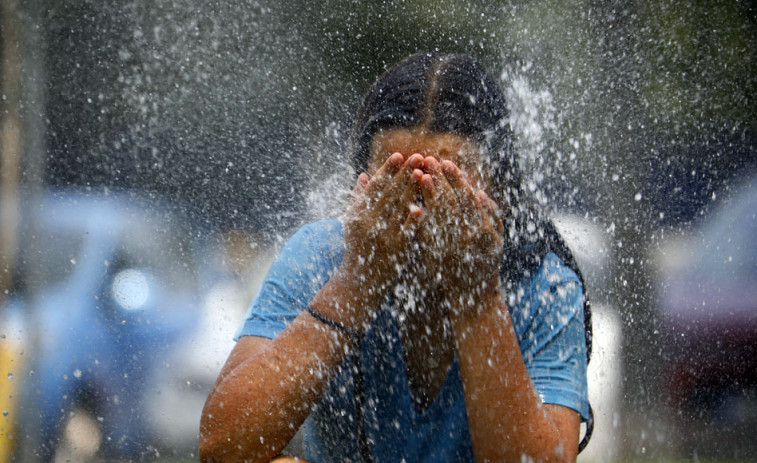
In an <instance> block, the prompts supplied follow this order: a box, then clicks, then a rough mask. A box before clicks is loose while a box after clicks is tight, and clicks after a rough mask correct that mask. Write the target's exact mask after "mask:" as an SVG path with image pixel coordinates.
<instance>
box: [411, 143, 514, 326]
mask: <svg viewBox="0 0 757 463" xmlns="http://www.w3.org/2000/svg"><path fill="white" fill-rule="evenodd" d="M424 171H425V173H424V174H423V175H422V177H421V192H422V197H423V208H424V213H423V220H422V224H421V226H420V228H419V230H418V241H419V243H420V248H421V252H422V254H423V262H424V266H425V271H426V278H428V279H429V281H430V283H431V285H432V287H433V288H435V290H437V291H438V292H439V293H441V294H443V297H444V302H445V305H447V306H448V307H449V308H450V309H452V310H453V311H467V310H469V309H470V308H472V307H475V306H477V305H478V304H479V302H480V301H481V300H482V298H483V297H485V296H487V295H489V294H492V293H493V292H496V291H497V289H498V286H499V265H500V259H501V255H502V246H503V235H504V225H503V223H502V219H501V216H502V214H501V213H500V211H499V208H498V206H497V204H496V202H494V201H493V200H492V199H491V198H489V196H488V195H487V194H486V193H485V192H484V191H483V190H480V189H478V190H476V189H474V188H473V187H472V186H471V184H470V182H469V181H468V180H467V178H466V177H465V174H464V173H463V171H462V170H460V168H458V167H457V166H456V165H455V164H454V163H453V162H451V161H449V160H445V161H442V162H441V163H439V162H438V161H437V160H436V159H435V158H433V157H426V158H425V159H424Z"/></svg>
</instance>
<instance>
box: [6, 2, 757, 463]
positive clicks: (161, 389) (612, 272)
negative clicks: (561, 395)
mask: <svg viewBox="0 0 757 463" xmlns="http://www.w3.org/2000/svg"><path fill="white" fill-rule="evenodd" d="M0 5H1V7H2V9H1V10H0V45H1V49H0V53H1V59H0V76H1V80H0V83H1V87H0V89H1V90H0V93H1V94H2V95H1V96H2V98H1V100H0V105H1V107H2V113H1V114H0V116H1V117H2V126H1V127H0V130H1V132H0V149H1V151H0V161H1V163H2V164H1V168H0V323H1V324H0V409H1V410H0V411H2V416H0V462H2V461H11V460H12V459H13V458H15V459H16V461H49V460H54V461H113V460H124V461H126V460H136V461H156V460H158V461H185V460H187V461H191V460H193V459H196V458H197V457H196V445H197V442H196V441H197V432H198V429H197V426H198V424H199V414H200V408H201V406H202V403H203V401H204V399H205V396H206V395H207V392H208V391H209V388H210V386H211V384H212V381H213V380H214V379H215V376H216V375H217V373H218V371H219V369H220V366H221V363H222V362H223V360H224V359H225V356H226V355H227V353H228V352H229V350H230V349H231V347H232V345H233V341H232V340H231V338H232V336H233V334H234V331H235V330H236V328H237V326H238V323H239V322H240V320H241V318H242V317H243V315H244V311H245V310H246V306H247V304H248V303H249V300H250V298H251V297H252V295H253V294H254V291H255V288H256V287H257V285H258V284H259V282H260V280H261V278H262V277H263V275H264V274H265V270H266V268H267V266H268V265H269V263H270V261H271V259H272V257H273V256H274V255H275V252H276V250H277V247H278V246H279V245H280V244H281V243H282V241H283V240H285V239H286V238H287V237H288V236H289V234H290V233H292V231H293V229H294V228H296V227H297V226H298V225H300V224H303V223H305V222H307V221H309V220H312V219H315V218H320V217H322V216H324V215H333V214H336V213H338V211H339V207H340V203H339V200H338V198H339V197H340V193H341V192H343V191H344V189H345V188H346V187H348V181H349V179H350V178H351V177H350V175H351V171H350V170H349V167H348V164H347V162H346V159H347V150H348V137H349V130H350V121H351V119H352V117H353V114H354V112H355V111H356V109H357V107H358V104H359V101H360V98H361V96H362V94H363V93H364V92H365V91H367V89H368V88H369V86H370V84H371V83H372V81H373V80H374V79H375V78H376V77H377V76H378V75H379V74H380V73H381V72H382V70H384V69H385V68H386V67H387V66H389V65H391V64H392V63H394V62H396V61H397V60H399V59H401V58H403V57H405V56H406V55H408V54H411V53H414V52H417V51H426V50H443V51H453V52H465V53H469V54H471V55H473V56H474V57H476V58H477V59H478V60H480V61H481V62H482V63H484V64H485V65H486V66H487V67H488V68H489V69H490V71H491V74H492V75H493V76H495V77H496V78H498V79H499V80H500V83H501V85H502V86H503V88H505V89H506V92H507V95H508V97H509V100H510V106H511V110H512V117H511V123H512V125H513V127H514V129H515V131H516V134H517V136H518V140H517V144H518V147H519V149H520V153H521V155H522V164H523V167H524V169H525V170H526V171H527V172H528V173H529V178H530V179H531V187H532V189H533V190H534V192H535V194H536V195H537V196H538V197H539V198H541V200H542V202H543V204H544V207H545V208H547V209H548V210H549V211H551V213H552V214H553V215H554V216H555V218H556V220H557V223H558V225H559V227H560V229H561V230H562V231H563V233H564V234H565V236H566V238H567V240H568V242H569V243H570V244H571V246H572V247H573V249H574V251H575V253H576V254H577V257H578V260H579V263H580V264H581V267H582V269H583V271H584V273H585V275H586V278H587V285H588V290H589V294H590V297H591V300H592V302H593V305H592V307H593V311H594V331H595V348H594V357H593V360H592V363H591V365H590V372H591V375H590V384H589V391H590V396H591V401H592V404H593V406H594V409H595V411H596V415H597V421H596V429H595V437H594V439H593V440H592V442H591V443H590V444H589V447H588V448H587V450H586V451H585V452H584V453H583V454H582V455H581V456H580V457H579V459H580V460H583V461H632V460H634V461H636V460H654V461H680V460H697V461H711V460H714V461H754V460H756V459H757V441H755V440H754V439H753V438H752V437H751V435H750V430H752V429H755V426H756V425H757V135H756V134H757V132H756V131H757V4H755V2H754V1H737V0H731V1H726V0H723V1H705V0H702V1H688V2H685V1H673V0H663V1H641V0H638V1H636V0H632V1H622V2H621V1H618V2H609V1H608V2H601V1H600V2H593V1H586V0H568V1H549V0H545V1H532V2H525V1H523V2H519V1H510V2H492V1H485V0H467V1H450V2H438V1H431V0H406V1H383V2H367V1H366V2H359V1H349V0H325V1H321V2H310V1H305V0H284V1H253V0H228V1H207V0H202V1H201V0H181V1H180V0H153V1H122V0H0ZM346 182H347V183H346ZM335 198H336V199H335ZM49 443H52V445H44V444H49Z"/></svg>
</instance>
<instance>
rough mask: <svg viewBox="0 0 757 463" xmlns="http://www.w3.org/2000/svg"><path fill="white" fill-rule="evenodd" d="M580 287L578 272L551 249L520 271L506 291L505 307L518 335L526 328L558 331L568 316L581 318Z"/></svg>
mask: <svg viewBox="0 0 757 463" xmlns="http://www.w3.org/2000/svg"><path fill="white" fill-rule="evenodd" d="M583 297H584V295H583V287H582V286H581V280H580V279H579V277H578V274H577V273H576V272H575V271H574V270H573V269H572V268H570V266H568V265H567V264H566V263H565V262H563V261H562V259H560V258H559V257H558V256H557V255H556V254H555V253H552V252H550V253H547V254H546V255H545V256H544V257H543V258H542V260H541V263H540V265H539V267H538V268H537V269H536V270H535V271H533V272H532V273H531V274H529V275H524V276H523V277H522V278H521V280H520V281H519V283H518V284H516V285H515V287H514V288H513V290H512V291H511V292H510V293H509V294H508V307H509V308H510V313H511V316H512V319H513V324H514V326H515V329H516V333H518V335H519V337H520V338H521V339H525V338H527V337H528V336H527V332H529V331H534V330H535V331H553V330H555V331H559V330H560V329H561V328H562V327H564V326H565V325H566V324H567V323H568V322H569V321H570V320H572V319H578V320H583V316H582V314H583Z"/></svg>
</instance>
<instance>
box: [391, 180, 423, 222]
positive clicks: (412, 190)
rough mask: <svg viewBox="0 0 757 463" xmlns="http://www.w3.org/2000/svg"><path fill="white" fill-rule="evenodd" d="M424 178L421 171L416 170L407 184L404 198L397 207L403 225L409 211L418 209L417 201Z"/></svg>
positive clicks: (403, 193)
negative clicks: (421, 180) (414, 208)
mask: <svg viewBox="0 0 757 463" xmlns="http://www.w3.org/2000/svg"><path fill="white" fill-rule="evenodd" d="M422 176H423V173H422V172H421V171H420V170H418V169H415V170H413V172H412V173H411V175H410V178H409V179H408V180H407V182H406V184H405V189H404V190H403V192H402V196H401V197H400V200H399V202H398V204H397V207H396V209H397V215H398V217H397V219H398V220H399V222H400V223H403V221H404V220H405V217H406V216H407V214H408V210H410V209H412V208H413V206H415V207H418V205H417V204H416V200H417V198H418V194H419V193H420V179H421V177H422Z"/></svg>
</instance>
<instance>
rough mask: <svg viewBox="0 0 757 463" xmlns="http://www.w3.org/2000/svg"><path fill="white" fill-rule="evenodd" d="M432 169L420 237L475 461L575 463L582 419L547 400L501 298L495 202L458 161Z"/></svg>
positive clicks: (425, 182) (425, 184)
mask: <svg viewBox="0 0 757 463" xmlns="http://www.w3.org/2000/svg"><path fill="white" fill-rule="evenodd" d="M425 163H426V165H427V170H428V171H429V174H427V175H424V176H423V177H422V180H421V185H422V193H423V199H424V207H425V214H427V219H426V220H427V223H426V224H424V226H423V228H421V233H420V236H421V240H422V243H423V244H422V246H423V247H424V248H425V251H426V252H424V259H426V265H427V266H428V267H431V268H434V269H437V272H438V275H439V277H438V280H439V282H440V285H439V287H440V288H441V290H442V291H443V292H444V300H445V305H446V306H447V309H448V310H449V314H450V318H451V321H452V325H453V329H454V333H455V348H456V351H457V355H458V361H459V363H460V373H461V376H462V380H463V391H464V394H465V403H466V410H467V412H468V421H469V428H470V431H471V439H472V443H473V450H474V454H475V455H476V459H477V460H479V461H519V460H521V458H522V457H523V456H526V457H528V458H529V459H533V460H534V461H575V459H576V454H577V451H578V438H579V424H580V419H579V415H578V413H576V412H574V411H572V410H570V409H568V408H565V407H561V406H556V405H555V406H550V405H544V404H543V403H542V402H541V399H540V398H539V396H538V394H537V392H536V390H535V388H534V385H533V382H532V381H531V379H530V376H529V374H528V371H527V369H526V365H525V362H524V361H523V357H522V354H521V352H520V348H519V346H518V342H517V339H516V336H515V331H514V329H513V326H512V322H511V320H510V315H509V312H508V310H507V306H506V304H505V301H504V299H503V297H502V295H501V294H500V293H499V287H500V281H499V265H500V262H499V258H500V256H501V252H502V251H501V250H502V244H503V234H504V226H503V224H502V221H501V219H500V218H499V217H500V214H499V211H498V207H497V205H496V203H494V201H492V200H491V199H489V198H488V196H487V195H486V193H484V192H483V191H481V190H478V191H474V190H473V188H472V187H471V186H470V184H469V183H468V181H467V180H466V179H465V177H464V175H463V172H462V171H460V169H458V168H457V166H455V165H454V164H453V163H451V162H449V161H443V162H442V163H441V166H439V165H438V164H437V163H436V161H435V160H434V159H433V158H426V160H425ZM428 230H435V232H434V233H428Z"/></svg>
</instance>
